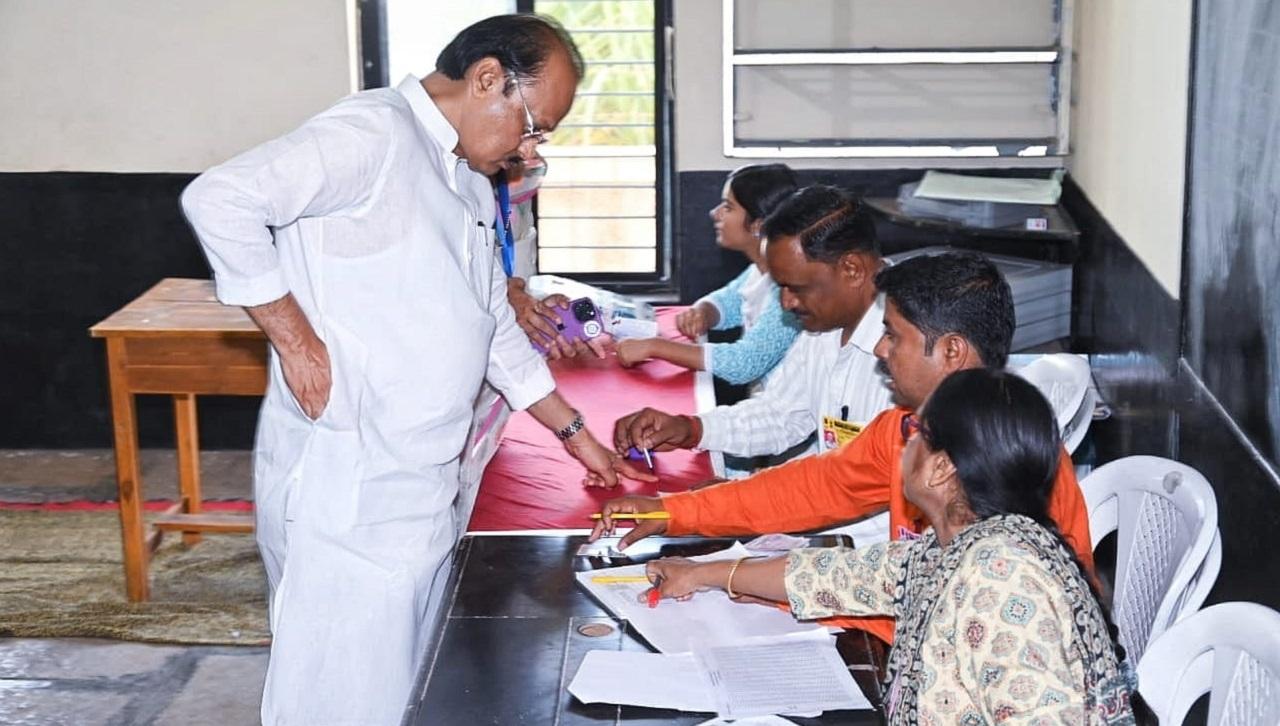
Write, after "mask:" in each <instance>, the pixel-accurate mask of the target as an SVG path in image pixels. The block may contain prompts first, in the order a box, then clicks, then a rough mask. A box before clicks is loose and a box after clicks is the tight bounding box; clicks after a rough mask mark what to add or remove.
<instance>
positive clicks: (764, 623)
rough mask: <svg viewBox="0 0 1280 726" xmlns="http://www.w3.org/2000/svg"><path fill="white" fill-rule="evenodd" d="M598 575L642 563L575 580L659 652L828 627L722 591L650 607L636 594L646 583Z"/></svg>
mask: <svg viewBox="0 0 1280 726" xmlns="http://www.w3.org/2000/svg"><path fill="white" fill-rule="evenodd" d="M750 554H751V553H750V552H748V551H747V549H746V548H745V547H743V546H742V544H741V543H737V542H735V543H734V545H733V547H731V548H729V549H727V550H723V551H721V552H716V553H713V554H710V555H702V556H700V557H694V558H692V559H695V560H698V561H702V562H705V561H710V560H722V559H738V558H739V557H747V556H749V555H750ZM600 575H644V565H627V566H625V567H610V568H606V569H601V570H591V571H588V572H579V573H577V575H576V576H577V579H578V583H579V584H580V585H582V586H583V587H584V588H586V589H587V591H588V592H590V593H591V594H592V595H593V596H595V598H596V599H597V600H599V601H600V602H601V604H603V605H604V606H605V607H606V608H608V609H609V611H610V612H612V613H613V614H614V615H615V616H617V617H618V618H620V619H622V620H626V621H628V622H629V623H630V624H631V626H632V627H634V628H635V629H636V631H637V632H639V633H640V634H641V635H642V636H644V638H645V640H647V641H649V644H650V645H652V646H653V647H654V648H656V649H657V650H659V651H661V652H663V653H688V652H690V651H692V650H694V648H695V647H697V646H699V645H725V644H731V643H738V642H742V641H743V640H746V639H748V638H753V637H768V636H775V635H787V634H789V633H803V632H810V631H816V632H823V633H825V632H827V630H826V628H824V627H822V626H820V625H816V624H814V623H801V622H797V621H796V619H795V618H793V617H791V614H790V613H787V612H784V611H782V610H779V609H777V608H774V607H769V606H765V605H755V604H747V603H736V602H733V601H732V600H730V599H729V597H728V596H727V595H725V594H724V593H723V592H720V591H716V592H700V593H698V594H696V595H694V596H693V598H692V599H691V600H688V601H686V602H679V601H676V600H662V601H661V602H659V603H658V607H656V608H652V609H651V608H649V606H648V605H647V604H646V603H643V602H640V601H639V596H640V595H641V594H642V593H644V592H645V591H646V590H648V589H649V586H648V585H647V584H645V583H638V582H637V583H607V584H606V583H597V582H592V581H591V580H592V578H593V577H598V576H600Z"/></svg>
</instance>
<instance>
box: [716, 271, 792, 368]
mask: <svg viewBox="0 0 1280 726" xmlns="http://www.w3.org/2000/svg"><path fill="white" fill-rule="evenodd" d="M699 302H706V303H709V304H711V305H714V306H715V308H716V310H718V311H719V312H720V321H719V322H718V323H716V326H715V329H716V330H726V329H728V328H737V327H741V328H742V337H740V338H738V340H736V341H734V342H732V343H707V344H706V345H704V346H703V368H705V369H706V370H708V371H711V373H712V375H714V376H716V377H718V378H721V379H723V380H725V381H728V382H729V383H733V384H736V385H741V384H744V383H751V382H753V381H758V380H760V379H762V378H764V377H765V375H767V374H768V373H769V371H771V370H773V368H774V366H776V365H778V363H779V362H780V361H781V360H782V358H783V356H785V355H786V354H787V351H788V350H789V349H790V348H791V343H792V342H793V341H794V340H795V339H796V336H797V335H798V334H799V333H800V322H799V321H798V320H796V318H795V316H794V315H792V314H791V313H788V312H786V311H785V310H783V309H782V303H781V302H780V301H779V299H778V285H777V284H776V283H775V282H774V281H773V278H772V277H770V276H769V275H768V274H766V273H763V272H761V271H760V270H759V268H757V267H756V266H755V265H749V266H748V267H747V269H745V270H743V271H742V274H740V275H738V276H737V277H735V278H734V279H733V280H732V281H730V282H729V284H728V285H725V286H724V287H722V288H720V289H719V290H716V291H715V292H712V293H710V294H708V295H707V296H706V297H704V298H702V300H700V301H699Z"/></svg>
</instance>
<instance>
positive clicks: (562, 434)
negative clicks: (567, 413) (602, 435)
mask: <svg viewBox="0 0 1280 726" xmlns="http://www.w3.org/2000/svg"><path fill="white" fill-rule="evenodd" d="M586 425H587V422H586V421H583V420H582V414H581V413H578V411H577V410H576V409H575V410H574V412H573V420H572V421H570V422H569V425H568V426H565V427H564V428H562V429H560V430H559V431H557V432H556V438H557V439H560V440H561V441H568V440H569V439H570V438H571V437H572V436H573V435H574V434H576V433H578V432H579V431H581V430H582V427H583V426H586Z"/></svg>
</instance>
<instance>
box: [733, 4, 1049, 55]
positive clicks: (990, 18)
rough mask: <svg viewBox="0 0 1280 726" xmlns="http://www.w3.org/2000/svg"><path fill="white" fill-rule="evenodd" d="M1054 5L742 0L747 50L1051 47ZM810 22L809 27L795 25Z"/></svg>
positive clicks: (737, 27) (741, 38) (741, 31)
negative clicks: (801, 19)
mask: <svg viewBox="0 0 1280 726" xmlns="http://www.w3.org/2000/svg"><path fill="white" fill-rule="evenodd" d="M1054 5H1055V2H1054V0H735V5H734V13H735V14H734V45H735V47H736V48H737V49H745V50H814V49H836V50H850V49H858V48H862V49H866V48H879V49H899V50H901V49H922V48H1000V47H1014V48H1047V47H1050V46H1053V45H1056V44H1057V42H1058V40H1057V37H1058V30H1057V21H1056V19H1055V17H1054V15H1055V13H1054ZM797 18H804V22H796V19H797Z"/></svg>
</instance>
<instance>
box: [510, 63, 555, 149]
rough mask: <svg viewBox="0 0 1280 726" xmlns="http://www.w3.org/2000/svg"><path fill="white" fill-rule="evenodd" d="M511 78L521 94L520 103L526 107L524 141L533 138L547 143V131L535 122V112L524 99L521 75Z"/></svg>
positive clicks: (541, 142) (522, 136)
mask: <svg viewBox="0 0 1280 726" xmlns="http://www.w3.org/2000/svg"><path fill="white" fill-rule="evenodd" d="M511 79H512V80H514V81H515V83H516V93H517V94H519V95H520V105H521V106H523V107H524V133H523V134H521V136H520V139H521V140H522V141H528V140H530V139H532V140H533V142H534V143H537V144H545V143H546V142H547V132H546V131H543V130H542V129H540V128H538V126H537V124H535V123H534V122H533V112H532V111H530V110H529V102H528V101H526V100H524V87H523V86H521V84H520V77H519V76H516V75H512V76H511Z"/></svg>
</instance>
